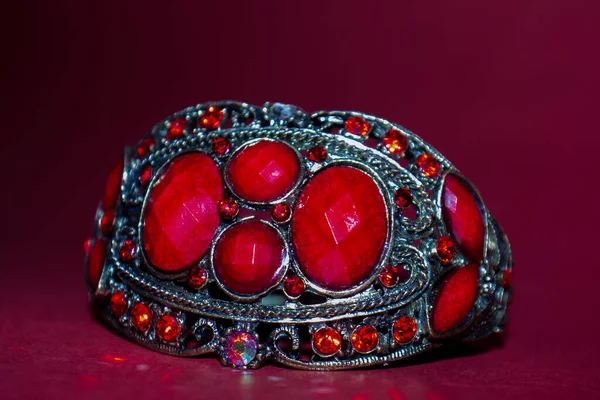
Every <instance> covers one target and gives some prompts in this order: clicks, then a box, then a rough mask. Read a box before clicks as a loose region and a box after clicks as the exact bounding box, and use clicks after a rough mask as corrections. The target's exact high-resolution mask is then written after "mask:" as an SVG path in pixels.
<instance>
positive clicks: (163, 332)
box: [110, 290, 181, 342]
mask: <svg viewBox="0 0 600 400" xmlns="http://www.w3.org/2000/svg"><path fill="white" fill-rule="evenodd" d="M110 309H111V311H112V313H113V314H114V316H115V317H117V318H121V317H122V316H123V315H125V312H126V311H127V297H126V296H125V293H123V292H122V291H120V290H119V291H116V292H114V293H113V294H112V295H111V296H110ZM152 318H153V315H152V311H150V307H148V305H147V304H146V303H143V302H137V303H135V304H134V305H133V307H132V308H131V324H132V325H133V326H134V327H135V328H136V329H137V330H139V331H140V332H142V333H145V332H146V331H148V328H149V327H150V324H151V323H152ZM180 333H181V324H180V323H179V321H178V320H177V318H175V317H174V316H173V315H171V314H164V315H161V316H160V317H159V318H158V320H157V321H156V334H157V335H158V337H159V338H161V339H162V340H165V341H168V342H172V341H174V340H175V339H177V337H179V334H180Z"/></svg>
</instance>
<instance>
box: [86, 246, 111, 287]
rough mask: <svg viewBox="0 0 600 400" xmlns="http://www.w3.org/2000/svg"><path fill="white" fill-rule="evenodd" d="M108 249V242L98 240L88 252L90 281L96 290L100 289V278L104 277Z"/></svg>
mask: <svg viewBox="0 0 600 400" xmlns="http://www.w3.org/2000/svg"><path fill="white" fill-rule="evenodd" d="M106 249H107V245H106V240H104V239H103V238H97V239H96V240H94V243H93V244H92V246H91V247H90V249H89V252H88V259H87V267H88V279H89V282H90V284H91V285H92V287H93V288H94V289H96V288H97V287H98V283H99V282H100V276H102V270H103V269H104V262H105V260H106Z"/></svg>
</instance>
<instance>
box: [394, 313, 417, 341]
mask: <svg viewBox="0 0 600 400" xmlns="http://www.w3.org/2000/svg"><path fill="white" fill-rule="evenodd" d="M416 333H417V322H416V321H415V319H414V318H411V317H407V316H402V317H400V318H398V319H397V320H396V322H394V326H393V327H392V336H393V337H394V340H395V341H396V343H398V344H406V343H408V342H410V341H411V340H413V338H414V337H415V334H416Z"/></svg>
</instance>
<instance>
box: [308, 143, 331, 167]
mask: <svg viewBox="0 0 600 400" xmlns="http://www.w3.org/2000/svg"><path fill="white" fill-rule="evenodd" d="M306 158H308V160H309V161H312V162H316V163H321V162H323V161H325V160H326V159H327V150H325V148H324V147H323V146H314V147H311V148H310V150H308V153H307V154H306Z"/></svg>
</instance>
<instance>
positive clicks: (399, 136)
mask: <svg viewBox="0 0 600 400" xmlns="http://www.w3.org/2000/svg"><path fill="white" fill-rule="evenodd" d="M382 141H383V145H384V146H385V148H386V149H387V151H388V152H389V153H390V154H393V155H398V156H400V155H402V154H403V153H404V151H405V150H406V147H407V146H408V141H407V140H406V136H404V134H403V133H402V132H400V131H399V130H396V129H390V130H389V131H387V132H386V133H385V135H383V139H382Z"/></svg>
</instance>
